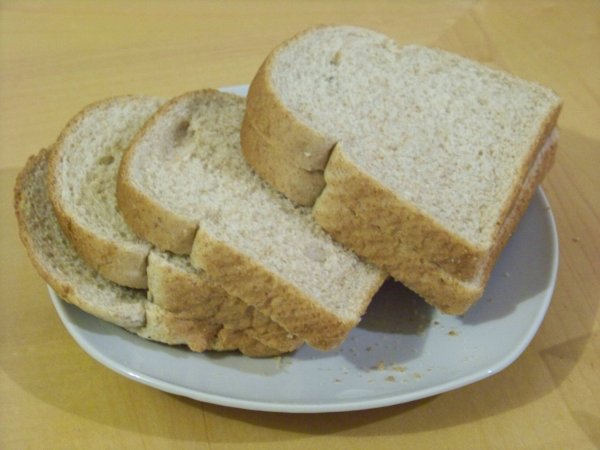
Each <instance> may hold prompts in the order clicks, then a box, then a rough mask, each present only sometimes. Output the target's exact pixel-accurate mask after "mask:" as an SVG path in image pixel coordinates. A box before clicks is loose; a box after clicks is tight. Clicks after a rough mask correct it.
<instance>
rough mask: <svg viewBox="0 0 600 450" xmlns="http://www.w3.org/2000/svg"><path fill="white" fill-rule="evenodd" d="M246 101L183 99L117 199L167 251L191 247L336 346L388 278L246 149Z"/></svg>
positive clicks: (146, 142) (161, 123)
mask: <svg viewBox="0 0 600 450" xmlns="http://www.w3.org/2000/svg"><path fill="white" fill-rule="evenodd" d="M243 114H244V100H243V99H242V98H240V97H237V96H235V95H231V94H225V93H220V92H217V91H212V90H205V91H199V92H192V93H188V94H185V95H182V96H180V97H178V98H175V99H173V100H171V101H170V102H168V103H167V104H166V105H165V106H163V107H162V108H161V109H160V110H159V112H158V113H157V114H156V115H155V116H153V117H152V119H150V121H149V122H148V123H147V124H146V126H145V127H144V129H143V131H142V132H141V133H140V134H139V135H138V136H137V138H136V140H135V141H134V142H133V143H132V145H131V147H130V148H129V150H128V151H127V152H126V154H125V156H124V158H123V162H122V164H121V168H120V173H119V180H118V187H117V197H118V204H119V208H120V210H121V212H122V214H123V216H124V218H125V220H126V222H127V223H128V224H129V225H130V226H131V227H132V228H133V229H134V230H135V231H136V232H137V233H138V234H139V235H140V236H143V237H144V238H145V239H147V240H148V241H150V242H152V243H154V244H155V245H157V246H158V247H159V248H161V249H163V250H170V251H173V252H182V253H191V261H192V264H193V265H194V266H195V267H198V268H202V269H203V270H205V271H206V272H207V273H208V274H209V275H210V276H211V277H212V278H213V279H214V280H215V281H216V282H218V283H219V284H220V285H221V286H222V287H223V288H224V289H225V290H226V291H227V292H228V293H229V294H230V295H233V296H236V297H239V298H240V299H242V300H243V301H244V302H246V303H248V304H250V305H253V306H255V307H256V308H257V309H258V310H260V311H261V312H262V313H263V314H265V315H266V316H269V317H270V318H271V319H273V320H274V321H276V322H278V323H280V324H281V325H282V326H283V327H284V328H286V329H287V330H288V331H289V332H290V333H293V334H295V335H297V336H299V337H301V338H303V339H305V340H306V341H307V342H308V343H309V344H310V345H311V346H313V347H315V348H319V349H324V350H327V349H331V348H333V347H335V346H337V345H339V344H340V343H341V342H342V341H343V340H344V338H345V337H346V335H347V334H348V332H349V331H350V330H351V329H352V328H353V327H354V326H355V325H356V324H357V322H358V321H359V320H360V317H361V315H362V314H363V313H364V311H365V310H366V307H367V305H368V304H369V302H370V300H371V298H372V296H373V294H374V293H375V291H376V290H377V289H378V288H379V286H380V285H381V283H382V282H383V280H384V278H385V274H384V273H383V272H381V271H380V270H378V269H376V268H374V267H373V266H370V265H368V264H365V263H364V262H362V261H361V260H360V259H359V258H358V257H357V256H356V255H355V254H353V253H352V252H349V251H347V250H345V249H344V248H343V247H342V246H340V245H339V244H336V243H335V242H334V241H333V240H332V239H331V237H330V236H329V235H327V234H326V233H325V232H323V230H322V229H321V228H320V227H319V226H318V225H317V224H316V223H315V222H314V220H313V219H312V216H311V211H310V209H307V208H302V207H295V206H294V205H293V204H292V203H291V202H289V201H288V200H287V199H286V198H284V197H283V196H282V195H281V194H279V193H277V192H275V191H274V190H273V189H271V188H270V187H269V186H267V185H266V184H265V183H264V182H263V181H262V180H261V179H260V178H259V177H258V176H257V175H255V174H254V173H253V172H252V171H251V169H250V168H249V167H248V165H247V164H246V162H245V161H244V158H243V157H242V154H241V149H240V142H239V132H240V125H241V120H242V117H243Z"/></svg>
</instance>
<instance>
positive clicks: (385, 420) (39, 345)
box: [0, 0, 600, 450]
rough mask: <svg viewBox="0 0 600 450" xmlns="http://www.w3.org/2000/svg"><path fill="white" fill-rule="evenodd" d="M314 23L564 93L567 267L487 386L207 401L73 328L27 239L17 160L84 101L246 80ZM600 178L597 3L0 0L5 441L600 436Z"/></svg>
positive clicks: (372, 443)
mask: <svg viewBox="0 0 600 450" xmlns="http://www.w3.org/2000/svg"><path fill="white" fill-rule="evenodd" d="M321 23H338V24H354V25H360V26H366V27H370V28H374V29H376V30H379V31H381V32H383V33H386V34H388V35H390V36H392V37H394V38H395V39H397V40H398V41H399V42H403V43H404V42H406V43H408V42H415V43H420V44H426V45H432V46H438V47H442V48H445V49H448V50H452V51H454V52H457V53H460V54H463V55H466V56H469V57H472V58H475V59H477V60H480V61H483V62H486V63H489V64H492V65H495V66H497V67H500V68H503V69H506V70H509V71H511V72H513V73H515V74H516V75H519V76H522V77H524V78H528V79H532V80H536V81H539V82H541V83H543V84H545V85H547V86H549V87H551V88H553V89H554V90H556V91H557V92H558V93H559V94H560V95H561V96H562V97H563V99H564V101H565V106H564V109H563V113H562V115H561V118H560V121H559V123H560V128H561V133H562V134H561V140H560V149H559V153H558V158H557V161H556V164H555V167H554V169H553V170H552V172H551V173H550V174H549V176H548V177H547V179H546V181H545V182H544V189H545V192H546V194H547V195H548V197H549V200H550V203H551V205H552V208H553V211H554V214H555V217H556V222H557V226H558V232H559V237H560V269H559V275H558V282H557V286H556V291H555V294H554V297H553V300H552V304H551V306H550V309H549V311H548V314H547V316H546V318H545V320H544V322H543V324H542V326H541V328H540V330H539V332H538V333H537V335H536V337H535V338H534V340H533V342H532V343H531V345H530V346H529V347H528V348H527V350H526V351H525V352H524V353H523V355H522V356H521V357H520V358H519V359H518V360H517V361H516V362H515V363H514V364H512V365H511V366H509V367H508V368H507V369H506V370H504V371H502V372H500V373H499V374H497V375H495V376H493V377H491V378H488V379H486V380H484V381H481V382H478V383H476V384H473V385H470V386H467V387H465V388H462V389H459V390H456V391H452V392H448V393H446V394H442V395H438V396H436V397H433V398H428V399H425V400H421V401H416V402H412V403H408V404H403V405H398V406H394V407H387V408H381V409H375V410H369V411H361V412H352V413H335V414H306V415H287V414H275V413H262V412H253V411H243V410H237V409H232V408H226V407H221V406H215V405H210V404H206V403H201V402H196V401H192V400H188V399H185V398H181V397H177V396H174V395H170V394H166V393H163V392H160V391H157V390H154V389H151V388H149V387H146V386H143V385H141V384H137V383H135V382H133V381H129V380H127V379H125V378H123V377H121V376H119V375H117V374H116V373H113V372H112V371H110V370H108V369H106V368H105V367H103V366H101V365H100V364H98V363H96V362H95V361H94V360H93V359H91V358H90V357H89V356H88V355H87V354H86V353H85V352H84V351H83V350H82V349H81V348H79V347H78V345H77V344H76V343H75V342H74V341H73V339H72V338H71V337H70V336H69V335H68V334H67V331H66V330H65V328H64V327H63V326H62V324H61V323H60V320H59V318H58V317H57V315H56V313H55V311H54V309H53V307H52V305H51V303H50V301H49V298H48V294H47V291H46V287H45V285H44V283H43V282H42V280H41V279H40V278H39V277H38V276H37V274H36V272H35V271H34V269H33V267H32V265H31V264H30V263H29V260H28V259H27V257H26V254H25V251H24V248H23V246H22V245H21V243H20V242H19V239H18V236H17V227H16V221H15V218H14V214H13V211H12V189H13V185H14V180H15V177H16V174H17V172H18V170H19V168H20V167H22V166H23V164H24V163H25V161H26V159H27V157H28V156H29V155H31V154H33V153H35V152H37V151H38V149H39V148H41V147H42V146H45V145H48V144H50V143H52V142H53V140H54V139H55V138H56V137H57V135H58V133H59V132H60V130H61V128H62V127H63V125H64V124H65V123H66V121H67V120H68V119H69V118H70V117H71V116H72V115H74V114H75V113H76V112H77V111H78V110H80V109H81V108H82V107H83V106H84V105H86V104H88V103H90V102H92V101H95V100H98V99H101V98H103V97H108V96H114V95H119V94H126V93H141V94H156V95H163V96H174V95H177V94H180V93H183V92H185V91H188V90H193V89H198V88H203V87H218V86H225V85H232V84H240V83H248V82H249V81H250V80H251V79H252V76H253V74H254V73H255V71H256V70H257V68H258V66H259V65H260V63H261V62H262V60H263V59H264V57H265V56H266V55H267V53H268V52H269V51H270V50H271V49H272V48H273V47H274V46H275V45H277V44H278V43H279V42H280V41H282V40H284V39H285V38H287V37H289V36H291V35H292V34H294V33H296V32H298V31H301V30H303V29H304V28H307V27H309V26H311V25H314V24H321ZM599 173H600V2H598V1H528V2H522V1H512V2H511V1H498V2H493V1H456V2H439V1H404V2H393V1H385V2H383V1H364V2H362V1H349V2H343V1H327V2H316V1H307V2H277V1H239V2H229V1H223V2H196V1H183V0H177V1H158V0H155V1H122V0H120V1H117V0H108V1H87V0H85V1H80V0H61V1H47V2H42V1H40V2H35V1H1V2H0V196H1V198H0V208H1V209H0V214H1V222H0V223H1V225H0V226H1V230H0V249H1V259H0V264H1V266H0V280H1V289H0V296H1V299H0V405H1V406H0V448H2V449H23V448H32V449H37V448H52V449H54V448H57V449H58V448H64V449H71V448H85V449H94V448H157V449H160V448H169V449H171V448H177V449H184V448H195V449H212V450H216V449H242V448H243V449H307V448H311V449H312V448H314V449H318V448H327V449H330V450H333V449H344V450H352V449H365V448H370V449H398V448H411V449H414V448H435V449H439V448H459V449H467V448H510V449H515V448H527V449H532V448H534V449H538V448H539V449H541V448H544V449H547V448H551V449H587V448H600V376H599V373H600V320H599V311H598V309H599V306H600V231H599V228H600V226H599V224H600V175H599ZM507 332H509V331H507Z"/></svg>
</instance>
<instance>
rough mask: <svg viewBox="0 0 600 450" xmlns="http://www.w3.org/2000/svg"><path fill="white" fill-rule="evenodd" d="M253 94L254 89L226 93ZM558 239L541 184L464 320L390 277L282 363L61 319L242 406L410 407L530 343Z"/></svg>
mask: <svg viewBox="0 0 600 450" xmlns="http://www.w3.org/2000/svg"><path fill="white" fill-rule="evenodd" d="M226 90H228V91H230V92H235V93H239V94H242V95H244V94H245V93H246V86H242V87H239V86H238V87H233V88H228V89H226ZM557 268H558V239H557V234H556V227H555V224H554V219H553V216H552V212H551V210H550V207H549V205H548V202H547V200H546V197H545V196H544V193H543V192H542V190H541V189H538V191H537V192H536V194H535V196H534V198H533V200H532V203H531V205H530V207H529V209H528V211H527V213H526V214H525V216H524V218H523V220H522V221H521V223H520V225H519V228H518V230H517V231H516V233H515V235H514V236H513V237H512V239H511V240H510V242H509V243H508V245H507V247H506V248H505V250H504V252H503V253H502V255H501V257H500V259H499V261H498V263H497V265H496V267H495V269H494V272H493V274H492V277H491V279H490V282H489V284H488V287H487V289H486V291H485V294H484V295H483V298H482V299H481V300H480V301H479V302H478V303H477V304H476V305H475V306H474V307H473V308H471V309H470V310H469V312H468V313H467V314H466V315H464V316H463V317H453V316H447V315H443V314H440V313H439V312H437V311H436V310H434V309H432V308H430V307H429V306H427V305H426V304H425V303H424V302H423V301H421V300H419V299H418V298H417V297H416V296H415V295H414V294H412V293H411V292H409V291H408V290H406V289H405V288H403V287H402V286H401V285H400V284H397V283H391V282H388V283H386V284H385V285H384V287H383V288H382V289H381V291H380V292H379V293H378V294H377V296H376V297H375V299H374V300H373V302H372V304H371V306H370V307H369V310H368V311H367V314H366V315H365V317H364V318H363V320H362V322H361V323H360V324H359V326H358V327H357V328H355V329H354V330H353V331H352V332H351V333H350V336H349V337H348V339H347V340H346V342H345V343H344V344H343V345H342V346H341V348H339V349H338V350H336V351H332V352H328V353H322V352H318V351H316V350H313V349H311V348H309V347H307V346H304V347H302V348H301V349H299V350H298V351H296V352H295V353H294V354H292V355H289V356H284V357H281V358H270V359H252V358H248V357H244V356H240V355H238V354H235V353H229V354H215V353H205V354H198V353H192V352H190V351H188V350H186V349H185V348H180V347H169V346H166V345H162V344H158V343H154V342H150V341H146V340H144V339H141V338H139V337H137V336H135V335H133V334H131V333H128V332H127V331H125V330H123V329H121V328H119V327H117V326H114V325H111V324H109V323H107V322H104V321H101V320H99V319H96V318H95V317H93V316H91V315H88V314H86V313H84V312H83V311H81V310H79V309H78V308H76V307H74V306H71V305H69V304H67V303H65V302H63V301H61V300H60V299H59V298H58V297H57V295H56V294H55V293H54V292H53V291H52V290H51V289H50V296H51V298H52V301H53V303H54V306H55V307H56V310H57V311H58V314H59V316H60V318H61V319H62V321H63V323H64V324H65V326H66V328H67V330H68V331H69V333H71V335H72V336H73V338H74V339H75V341H77V343H78V344H79V345H80V346H81V347H82V348H83V349H84V350H85V351H86V352H88V353H89V354H90V355H91V356H92V357H93V358H94V359H96V360H97V361H99V362H100V363H102V364H104V365H105V366H107V367H109V368H110V369H112V370H114V371H116V372H118V373H120V374H122V375H124V376H126V377H128V378H130V379H132V380H135V381H138V382H140V383H143V384H146V385H149V386H152V387H155V388H157V389H161V390H163V391H166V392H171V393H173V394H178V395H182V396H186V397H190V398H193V399H196V400H201V401H204V402H209V403H215V404H219V405H225V406H233V407H238V408H244V409H252V410H263V411H282V412H330V411H351V410H361V409H369V408H376V407H382V406H388V405H395V404H399V403H404V402H408V401H412V400H416V399H420V398H424V397H429V396H431V395H435V394H440V393H442V392H446V391H449V390H452V389H456V388H459V387H461V386H465V385H467V384H470V383H473V382H476V381H478V380H481V379H483V378H486V377H488V376H490V375H493V374H495V373H497V372H499V371H500V370H502V369H504V368H505V367H506V366H508V365H509V364H510V363H512V362H513V361H514V360H515V359H516V358H517V357H518V356H519V355H520V354H521V353H522V352H523V350H524V349H525V348H526V347H527V345H528V344H529V342H530V341H531V339H532V338H533V336H534V335H535V333H536V331H537V329H538V328H539V326H540V324H541V322H542V320H543V318H544V315H545V313H546V309H547V308H548V305H549V303H550V300H551V298H552V292H553V290H554V284H555V280H556V272H557Z"/></svg>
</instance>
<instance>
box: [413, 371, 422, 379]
mask: <svg viewBox="0 0 600 450" xmlns="http://www.w3.org/2000/svg"><path fill="white" fill-rule="evenodd" d="M413 378H414V379H415V380H419V379H421V374H420V373H419V372H415V373H413Z"/></svg>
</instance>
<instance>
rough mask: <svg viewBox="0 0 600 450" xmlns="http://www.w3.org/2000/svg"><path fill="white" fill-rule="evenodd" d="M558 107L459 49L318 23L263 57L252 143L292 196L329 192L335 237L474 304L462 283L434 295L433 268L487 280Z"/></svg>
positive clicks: (424, 290)
mask: <svg viewBox="0 0 600 450" xmlns="http://www.w3.org/2000/svg"><path fill="white" fill-rule="evenodd" d="M560 108H561V100H560V98H559V97H558V96H557V95H556V94H554V93H553V92H552V91H550V90H549V89H546V88H543V87H541V86H539V85H537V84H534V83H529V82H526V81H524V80H520V79H518V78H516V77H513V76H510V75H508V74H506V73H503V72H500V71H496V70H492V69H489V68H487V67H484V66H482V65H480V64H478V63H475V62H473V61H469V60H467V59H465V58H461V57H459V56H457V55H453V54H450V53H447V52H443V51H441V50H434V49H429V48H425V47H420V46H412V45H411V46H404V47H401V46H398V45H397V44H396V43H395V42H394V41H392V40H391V39H389V38H387V37H385V36H383V35H381V34H378V33H375V32H372V31H370V30H365V29H361V28H356V27H318V28H313V29H310V30H308V31H306V32H304V33H302V34H300V35H298V36H296V37H294V38H292V39H290V40H289V41H287V42H285V43H283V44H282V45H281V46H279V47H278V48H277V49H275V50H274V51H273V52H272V53H271V55H269V57H268V58H267V60H266V61H265V63H264V64H263V65H262V66H261V68H260V70H259V71H258V73H257V75H256V77H255V79H254V80H253V82H252V85H251V86H250V91H249V94H248V100H247V114H246V116H245V118H244V123H243V126H242V146H243V152H244V155H245V157H246V159H247V160H248V161H249V163H250V164H251V165H252V166H253V168H254V169H255V170H256V171H257V172H258V173H259V174H260V175H261V176H262V177H264V178H265V179H266V180H267V181H268V182H269V183H271V184H272V185H273V186H275V187H276V188H277V189H278V190H280V191H281V192H283V193H284V194H286V195H287V196H289V197H290V198H291V199H292V200H294V201H296V202H298V203H300V204H312V203H313V202H314V201H315V200H316V198H317V196H318V195H320V193H321V192H322V194H321V197H322V200H321V199H320V200H319V201H317V202H316V204H315V206H314V215H315V218H316V220H317V222H318V223H319V224H321V225H322V226H323V227H324V228H325V229H326V230H327V231H329V232H331V233H333V234H334V235H335V237H336V239H337V240H339V241H340V242H342V243H344V244H346V245H347V246H348V247H350V248H352V249H354V250H355V251H357V252H358V253H359V254H361V255H362V256H364V257H365V258H366V259H367V260H369V261H371V262H373V263H374V264H376V265H378V266H380V267H382V268H384V269H385V270H387V271H388V272H389V273H390V274H391V275H392V276H393V277H394V278H396V279H398V280H399V281H402V282H404V283H406V284H407V285H410V286H413V288H415V286H417V282H418V280H419V279H421V280H422V279H423V276H424V274H429V277H428V279H429V281H428V282H427V283H425V284H424V283H423V282H419V283H418V285H419V286H421V287H419V288H418V290H417V289H416V288H415V290H417V292H418V293H419V294H421V295H422V296H423V297H425V298H426V299H427V300H429V301H430V302H431V303H432V304H434V305H436V306H439V307H440V308H441V309H442V310H444V311H446V312H452V311H453V312H464V310H465V305H468V304H471V303H472V299H467V298H465V297H464V296H460V295H459V294H458V293H457V292H450V291H448V292H447V298H440V296H439V295H436V298H432V297H431V294H430V292H431V291H432V290H435V291H436V292H439V293H440V294H442V297H443V296H444V293H443V284H444V283H445V281H442V280H441V279H440V277H437V281H436V277H435V276H434V275H433V274H434V273H436V271H434V272H431V270H430V269H428V267H431V266H433V267H437V268H438V269H436V270H437V273H442V274H443V275H444V277H445V278H450V279H455V280H456V282H466V283H469V282H471V281H472V280H474V279H477V277H478V276H479V274H480V273H481V271H482V270H483V269H482V268H483V267H484V266H486V265H487V264H488V260H489V259H490V255H492V254H494V253H495V249H497V248H498V246H497V244H496V243H497V242H498V241H500V240H501V239H500V237H501V235H502V233H504V231H503V229H504V227H505V225H504V223H505V222H506V217H507V215H508V214H509V211H510V210H511V208H512V205H513V204H514V203H515V201H516V199H517V196H518V195H519V191H520V190H521V187H522V185H523V183H524V180H525V178H526V176H527V173H528V171H529V169H530V168H531V167H532V164H533V161H534V160H535V159H536V157H537V154H538V151H539V149H540V148H541V147H542V146H543V143H544V141H545V140H546V138H547V137H548V136H549V135H550V134H551V131H552V130H553V129H554V127H555V124H556V120H557V117H558V114H559V112H560ZM333 148H335V150H334V151H333V156H331V158H330V155H332V153H331V151H332V149H333ZM333 180H335V181H333ZM540 180H541V179H540ZM540 180H538V182H539V181H540ZM323 189H324V190H323ZM341 199H344V202H343V204H342V203H340V202H341V201H342V200H341ZM337 208H350V209H351V211H352V212H353V214H346V215H345V216H344V217H345V218H343V217H340V216H338V215H337V212H336V209H337ZM358 224H360V230H362V231H360V232H358V231H357V230H356V229H355V227H356V226H357V225H358ZM514 225H516V224H513V226H514ZM511 232H512V230H509V231H508V234H509V235H510V233H511ZM374 243H375V244H376V245H375V246H374V245H373V244H374ZM377 248H381V249H384V253H383V254H380V252H379V251H377V250H376V249H377ZM406 253H410V254H413V255H414V257H413V259H412V260H411V261H412V262H413V263H414V262H419V264H418V265H415V264H412V263H411V264H407V262H406V259H405V258H406V256H403V255H405V254H406ZM415 258H417V259H415ZM484 278H485V277H484ZM478 291H480V289H479V288H478ZM453 305H454V306H453ZM459 305H460V307H459Z"/></svg>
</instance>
